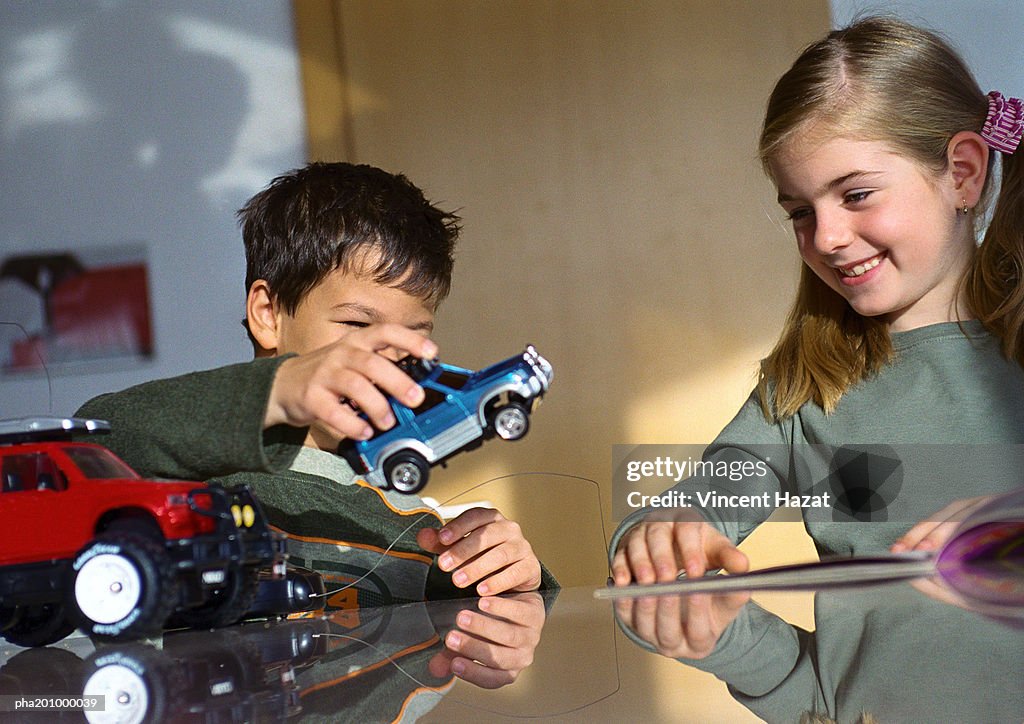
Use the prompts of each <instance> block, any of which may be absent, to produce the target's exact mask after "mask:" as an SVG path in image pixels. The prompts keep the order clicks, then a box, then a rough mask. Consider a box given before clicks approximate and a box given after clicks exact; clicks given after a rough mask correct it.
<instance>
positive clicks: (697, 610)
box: [615, 591, 750, 659]
mask: <svg viewBox="0 0 1024 724" xmlns="http://www.w3.org/2000/svg"><path fill="white" fill-rule="evenodd" d="M749 600H750V594H749V593H747V592H746V591H739V592H733V593H714V594H708V593H695V594H692V595H689V596H644V597H642V598H638V599H635V600H634V599H631V598H624V599H619V600H617V601H615V615H616V616H617V617H618V619H619V620H620V621H621V622H622V624H623V625H624V626H626V627H627V628H628V629H630V630H631V631H633V632H634V633H635V634H636V635H637V636H639V637H640V638H641V639H643V640H644V641H646V642H647V643H649V644H651V646H653V647H654V648H655V649H656V650H657V652H658V653H659V654H661V655H662V656H667V657H669V658H671V659H679V658H685V659H703V658H704V657H706V656H707V655H708V654H710V653H711V652H712V651H713V650H714V648H715V644H717V643H718V639H719V638H721V636H722V632H723V631H725V629H726V627H727V626H728V625H729V624H730V623H732V621H733V619H735V618H736V616H737V615H738V614H739V612H740V611H741V610H742V609H743V607H744V606H745V605H746V604H747V601H749Z"/></svg>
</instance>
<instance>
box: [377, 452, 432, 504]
mask: <svg viewBox="0 0 1024 724" xmlns="http://www.w3.org/2000/svg"><path fill="white" fill-rule="evenodd" d="M429 477H430V465H429V464H428V463H427V461H426V460H425V459H424V457H423V456H422V455H420V454H419V453H417V452H413V451H412V450H403V451H401V452H397V453H395V454H394V455H392V456H391V457H389V458H388V459H387V460H385V461H384V480H385V481H386V482H387V484H388V486H389V487H391V488H393V489H395V490H397V491H398V492H400V493H406V494H413V493H418V492H419V491H420V490H422V489H423V486H424V485H426V484H427V479H428V478H429Z"/></svg>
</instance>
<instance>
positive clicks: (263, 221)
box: [238, 162, 460, 314]
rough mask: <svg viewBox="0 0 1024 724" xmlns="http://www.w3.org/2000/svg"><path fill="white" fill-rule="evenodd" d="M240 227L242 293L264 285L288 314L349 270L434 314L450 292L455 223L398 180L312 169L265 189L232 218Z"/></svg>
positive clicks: (360, 171)
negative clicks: (431, 308) (412, 299)
mask: <svg viewBox="0 0 1024 724" xmlns="http://www.w3.org/2000/svg"><path fill="white" fill-rule="evenodd" d="M238 220H239V224H240V225H241V227H242V239H243V241H244V243H245V289H246V292H248V290H249V289H250V288H251V287H252V284H253V282H255V281H256V280H257V279H264V280H266V282H267V284H268V285H269V287H270V290H271V293H272V294H273V295H274V297H275V299H276V300H277V302H278V303H279V304H281V305H282V307H283V308H284V309H285V311H287V312H288V313H289V314H293V313H294V312H295V310H296V308H297V307H298V305H299V302H301V301H302V299H303V298H304V297H305V295H306V294H307V293H308V292H309V290H310V289H312V288H313V287H315V286H316V285H317V284H319V283H320V282H321V281H322V280H323V278H324V277H325V276H327V275H328V274H329V273H330V272H332V271H334V269H336V268H342V269H350V268H351V265H353V264H359V265H360V266H358V269H359V271H360V272H361V273H364V274H366V275H368V276H370V277H371V278H373V280H374V281H376V282H377V283H379V284H384V285H387V286H393V287H395V288H397V289H401V290H402V291H404V292H407V293H408V294H412V295H413V296H415V297H419V298H422V299H424V300H426V301H428V302H431V303H432V304H433V305H434V306H435V307H436V306H437V305H438V304H440V303H441V301H442V300H443V299H444V298H445V297H446V296H448V292H449V290H450V289H451V278H452V266H453V264H454V259H453V254H454V249H455V241H456V239H457V238H458V235H459V231H460V226H459V221H460V219H459V217H458V216H456V215H455V214H452V213H448V212H445V211H441V210H440V209H438V208H437V207H436V206H434V205H433V204H431V203H430V202H429V201H428V200H427V199H426V198H425V197H424V196H423V192H422V191H420V189H418V188H417V187H416V186H414V185H413V184H412V183H411V182H410V181H409V179H407V178H406V177H405V176H402V175H400V174H390V173H388V172H386V171H382V170H381V169H379V168H375V167H374V166H368V165H365V164H360V165H356V164H351V163H340V162H338V163H322V162H316V163H310V164H308V165H307V166H304V167H303V168H299V169H295V170H293V171H289V172H288V173H286V174H284V175H282V176H278V177H277V178H275V179H274V180H273V181H271V182H270V185H269V186H267V188H265V189H264V190H263V191H260V192H259V193H258V194H256V195H255V196H253V197H252V198H251V199H249V201H248V202H247V203H246V204H245V206H243V207H242V208H241V209H239V211H238ZM363 252H374V254H371V255H370V256H369V257H367V256H365V255H364V254H363ZM375 256H376V257H377V258H376V259H375V258H374V257H375ZM366 264H369V266H365V265H366Z"/></svg>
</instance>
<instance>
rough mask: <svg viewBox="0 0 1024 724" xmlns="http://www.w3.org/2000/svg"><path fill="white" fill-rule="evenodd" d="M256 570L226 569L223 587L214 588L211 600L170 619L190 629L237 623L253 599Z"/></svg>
mask: <svg viewBox="0 0 1024 724" xmlns="http://www.w3.org/2000/svg"><path fill="white" fill-rule="evenodd" d="M258 573H259V572H258V571H257V570H256V569H255V568H246V569H242V570H236V571H228V574H227V581H226V582H225V585H224V587H223V588H221V589H220V590H217V591H215V592H214V593H213V597H212V598H211V600H209V601H207V602H206V603H204V604H203V605H201V606H199V607H198V608H189V609H186V610H184V611H181V612H180V613H177V614H175V616H174V617H173V620H174V621H175V622H180V623H182V624H184V625H185V626H188V627H189V628H222V627H224V626H230V625H231V624H233V623H237V622H238V621H239V620H240V619H241V618H242V616H244V615H245V613H246V611H248V610H249V609H250V608H251V607H252V602H253V601H254V600H255V598H256V589H257V586H258V585H259V583H258V581H257V576H258Z"/></svg>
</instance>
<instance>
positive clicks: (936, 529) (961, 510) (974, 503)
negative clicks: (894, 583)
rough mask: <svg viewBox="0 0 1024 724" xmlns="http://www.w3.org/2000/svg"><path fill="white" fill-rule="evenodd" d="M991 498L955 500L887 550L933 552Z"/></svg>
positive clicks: (895, 551) (983, 496)
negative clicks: (965, 519)
mask: <svg viewBox="0 0 1024 724" xmlns="http://www.w3.org/2000/svg"><path fill="white" fill-rule="evenodd" d="M993 497H995V496H992V495H982V496H981V497H978V498H964V499H963V500H956V501H953V502H952V503H950V504H949V505H947V506H946V507H945V508H943V509H942V510H940V511H938V512H937V513H935V514H934V515H931V516H929V517H928V519H927V520H922V521H921V522H920V523H918V524H917V525H915V526H914V527H913V528H911V529H910V530H908V531H907V532H906V533H904V534H903V536H902V537H900V539H899V540H897V541H896V542H895V543H893V544H892V546H891V547H890V549H889V550H891V551H892V552H893V553H903V552H905V551H935V550H938V549H939V548H941V547H942V546H943V544H944V543H945V542H946V541H947V540H949V536H951V535H952V534H953V531H954V530H956V527H957V526H958V525H960V523H961V522H963V519H964V518H966V517H967V516H968V515H970V514H971V513H972V512H973V511H974V510H976V509H977V508H980V507H981V506H982V505H984V504H985V503H987V502H988V501H989V500H991V499H992V498H993Z"/></svg>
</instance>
